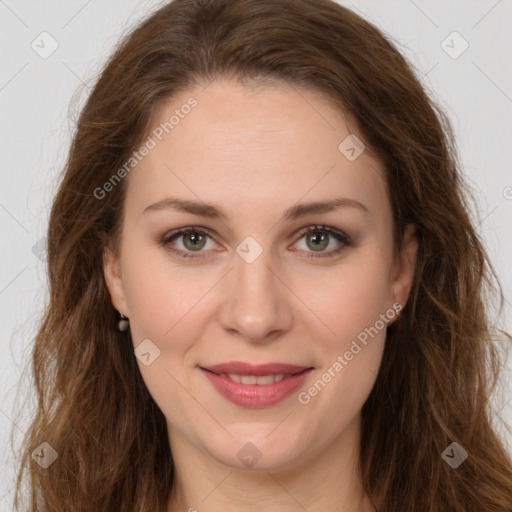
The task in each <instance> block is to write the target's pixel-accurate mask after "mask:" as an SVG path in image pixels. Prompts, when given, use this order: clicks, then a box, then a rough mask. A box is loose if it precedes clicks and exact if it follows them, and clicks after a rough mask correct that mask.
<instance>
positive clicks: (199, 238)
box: [159, 226, 213, 258]
mask: <svg viewBox="0 0 512 512" xmlns="http://www.w3.org/2000/svg"><path fill="white" fill-rule="evenodd" d="M179 238H182V239H183V240H182V245H183V247H184V248H185V250H182V249H176V248H174V247H171V242H173V241H174V240H176V239H179ZM207 238H209V239H210V240H212V241H213V238H212V237H211V236H210V235H209V234H208V233H207V232H206V231H204V230H203V229H200V228H195V227H193V226H190V227H186V228H181V229H177V230H175V231H172V232H171V233H169V234H168V235H165V236H164V237H163V238H162V239H160V240H159V242H160V244H161V245H162V246H165V247H166V248H167V249H169V250H170V251H171V252H174V253H175V254H178V256H181V257H183V258H197V257H201V256H200V255H195V254H191V253H194V252H204V251H201V249H203V248H204V247H205V246H206V240H207Z"/></svg>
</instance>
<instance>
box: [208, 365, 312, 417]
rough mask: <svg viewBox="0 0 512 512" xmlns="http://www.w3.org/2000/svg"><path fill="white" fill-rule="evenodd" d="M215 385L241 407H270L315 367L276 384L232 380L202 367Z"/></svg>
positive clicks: (290, 392) (296, 387)
mask: <svg viewBox="0 0 512 512" xmlns="http://www.w3.org/2000/svg"><path fill="white" fill-rule="evenodd" d="M201 371H202V372H203V373H204V375H206V377H208V379H209V380H210V382H211V383H212V384H213V387H214V388H215V389H216V390H217V391H218V392H219V393H220V394H221V395H222V396H223V397H225V398H227V399H228V400H229V401H230V402H233V403H234V404H236V405H240V406H241V407H249V408H261V407H269V406H271V405H274V404H277V403H278V402H280V401H281V400H284V399H285V398H287V397H288V396H290V395H291V394H292V393H293V392H294V391H296V390H297V389H298V388H299V387H300V386H301V385H302V383H303V382H304V380H305V379H306V378H307V376H308V375H309V374H310V373H311V372H312V371H313V368H309V369H307V370H304V371H303V372H301V373H298V374H296V375H292V376H291V377H286V378H284V379H282V380H280V381H279V382H274V384H265V385H259V384H242V383H239V382H234V381H232V380H231V379H230V378H229V377H221V376H220V375H217V374H215V373H212V372H210V371H208V370H205V369H203V368H201Z"/></svg>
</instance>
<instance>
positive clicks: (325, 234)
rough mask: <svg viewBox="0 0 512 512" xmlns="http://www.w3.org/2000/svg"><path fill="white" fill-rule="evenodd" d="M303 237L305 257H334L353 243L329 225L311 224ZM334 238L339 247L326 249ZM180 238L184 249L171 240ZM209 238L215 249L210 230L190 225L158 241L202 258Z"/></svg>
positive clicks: (191, 256) (181, 252)
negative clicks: (177, 246) (309, 249)
mask: <svg viewBox="0 0 512 512" xmlns="http://www.w3.org/2000/svg"><path fill="white" fill-rule="evenodd" d="M302 238H305V243H306V250H305V251H304V252H307V253H311V254H308V255H307V256H304V257H305V258H327V257H332V256H335V255H337V254H339V253H340V252H341V251H342V250H343V249H344V248H345V247H346V246H349V245H351V243H350V238H349V237H348V236H347V235H346V234H345V233H343V232H341V231H338V230H337V229H334V228H330V227H327V226H309V227H308V228H306V229H305V230H303V231H302V232H301V233H300V239H299V240H302ZM332 238H333V239H334V240H336V241H337V242H338V247H337V248H335V249H332V250H330V251H325V249H326V248H327V247H328V246H329V245H330V243H331V239H332ZM178 239H182V241H181V245H182V247H183V248H184V249H180V248H176V247H173V246H172V245H173V244H172V243H171V242H174V241H175V240H178ZM208 239H209V240H211V241H212V243H213V249H214V248H215V242H214V240H213V238H212V236H211V235H210V234H209V232H208V231H206V230H205V229H204V228H198V227H194V226H189V227H185V228H180V229H177V230H175V231H172V232H171V233H168V234H167V235H165V236H164V237H162V238H160V239H159V240H158V242H159V243H160V245H161V246H163V247H165V248H166V249H168V250H169V251H171V252H173V253H175V254H177V255H178V256H180V257H182V258H189V259H190V258H200V257H202V256H203V255H202V254H200V253H202V252H205V251H203V250H202V249H204V248H205V247H207V242H208ZM308 247H309V248H311V247H312V248H313V250H312V251H308V250H307V248H308ZM211 248H212V247H211ZM194 253H198V254H194ZM315 253H318V254H315Z"/></svg>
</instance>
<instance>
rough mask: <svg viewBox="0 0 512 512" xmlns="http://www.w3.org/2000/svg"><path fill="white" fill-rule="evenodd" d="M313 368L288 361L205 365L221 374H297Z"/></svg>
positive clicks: (206, 367)
mask: <svg viewBox="0 0 512 512" xmlns="http://www.w3.org/2000/svg"><path fill="white" fill-rule="evenodd" d="M308 368H311V367H310V366H297V365H295V364H286V363H267V364H260V365H252V364H250V363H244V362H241V361H234V362H230V363H222V364H216V365H213V366H204V367H203V369H204V370H209V371H210V372H213V373H216V374H217V375H221V374H223V373H224V374H229V373H232V374H236V375H256V376H261V375H278V374H280V373H282V374H284V375H296V374H297V373H300V372H302V371H304V370H307V369H308Z"/></svg>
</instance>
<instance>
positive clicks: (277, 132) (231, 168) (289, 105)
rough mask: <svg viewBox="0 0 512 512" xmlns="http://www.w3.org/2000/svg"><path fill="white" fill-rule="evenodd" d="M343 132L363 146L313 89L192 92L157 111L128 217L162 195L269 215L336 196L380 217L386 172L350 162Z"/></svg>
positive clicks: (364, 156) (233, 86)
mask: <svg viewBox="0 0 512 512" xmlns="http://www.w3.org/2000/svg"><path fill="white" fill-rule="evenodd" d="M350 133H355V134H356V136H357V135H359V139H361V138H362V135H361V134H360V132H359V131H358V129H357V127H356V123H355V122H354V121H353V120H352V119H351V118H350V117H348V116H347V115H345V114H344V113H343V112H342V111H340V110H339V109H337V108H335V106H334V105H333V103H332V102H330V101H328V99H326V98H325V97H324V96H322V95H320V94H319V93H316V92H314V91H311V90H305V89H299V88H297V87H295V86H291V85H288V84H285V83H282V84H277V85H271V86H268V85H265V86H257V87H248V86H245V85H240V84H238V83H236V82H234V81H227V80H226V81H220V80H218V81H214V82H213V83H211V84H210V85H208V86H207V87H206V88H205V87H204V86H197V87H194V88H190V89H188V90H186V91H183V92H182V93H180V94H179V95H177V96H175V97H174V98H172V99H171V100H168V101H166V102H165V103H163V104H162V105H161V106H160V108H159V109H158V110H156V111H155V112H154V114H153V116H152V122H151V125H150V130H149V132H148V134H147V138H146V139H145V140H146V142H148V141H150V145H151V146H152V149H150V151H149V152H148V153H147V155H146V156H145V157H144V158H142V159H141V160H140V162H139V163H138V164H137V166H136V167H135V169H134V170H133V171H132V172H131V173H130V175H129V178H128V181H129V185H128V194H127V203H129V204H127V209H128V208H129V209H134V210H136V211H138V212H141V211H142V210H143V209H144V207H145V206H147V205H148V204H149V203H150V202H154V201H158V200H159V199H162V198H163V197H165V195H166V194H168V195H173V196H181V197H186V198H194V199H196V200H197V199H198V198H200V199H203V198H204V199H205V200H206V199H211V200H212V202H215V203H226V204H232V205H233V206H237V207H241V208H243V207H244V205H245V207H246V208H254V207H255V206H258V207H261V208H267V207H271V205H273V204H274V205H275V204H280V205H282V203H283V201H285V202H287V203H288V202H289V203H291V204H292V203H295V202H298V201H300V200H301V198H302V197H304V198H305V199H307V200H316V199H326V198H327V197H334V195H339V194H340V193H341V194H344V195H347V196H350V197H352V198H354V199H356V200H359V201H361V202H367V203H371V204H373V205H374V207H375V208H377V209H379V208H380V209H382V208H387V207H388V205H387V192H386V184H385V180H384V173H383V169H382V167H381V165H380V163H379V162H378V161H377V160H376V159H374V158H372V157H371V156H370V154H369V151H363V152H362V153H361V154H360V155H359V156H358V157H357V158H356V159H350V158H348V157H347V153H346V149H347V147H348V146H354V144H353V142H354V140H353V139H352V138H350V137H349V135H350ZM347 137H349V138H348V139H347ZM347 141H348V142H347ZM143 142H144V141H143ZM340 144H341V146H340ZM349 149H351V148H349ZM354 149H355V151H358V152H359V150H358V147H357V146H354ZM353 154H354V152H353V151H352V153H348V156H351V155H352V156H353ZM306 196H307V197H306ZM252 211H254V210H252Z"/></svg>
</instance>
